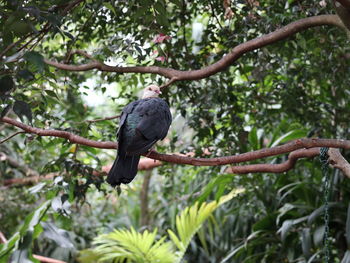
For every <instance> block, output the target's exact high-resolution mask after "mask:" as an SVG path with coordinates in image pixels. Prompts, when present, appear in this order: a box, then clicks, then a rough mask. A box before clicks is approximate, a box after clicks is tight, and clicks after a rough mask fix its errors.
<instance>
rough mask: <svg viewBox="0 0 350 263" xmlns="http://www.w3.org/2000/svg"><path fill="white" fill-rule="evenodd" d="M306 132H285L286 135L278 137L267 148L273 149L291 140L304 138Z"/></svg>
mask: <svg viewBox="0 0 350 263" xmlns="http://www.w3.org/2000/svg"><path fill="white" fill-rule="evenodd" d="M306 135H307V130H292V131H290V132H287V133H286V134H284V135H282V136H281V137H279V138H278V139H277V140H275V141H274V142H273V143H271V145H269V147H275V146H277V145H279V144H280V143H285V142H288V141H291V140H295V139H299V138H303V137H306Z"/></svg>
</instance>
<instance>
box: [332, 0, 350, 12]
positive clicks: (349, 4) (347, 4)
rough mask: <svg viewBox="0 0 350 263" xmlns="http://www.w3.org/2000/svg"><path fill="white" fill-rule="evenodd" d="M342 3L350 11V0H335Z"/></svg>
mask: <svg viewBox="0 0 350 263" xmlns="http://www.w3.org/2000/svg"><path fill="white" fill-rule="evenodd" d="M335 1H336V2H338V3H340V4H341V5H342V6H343V7H345V8H346V9H347V10H349V11H350V0H335Z"/></svg>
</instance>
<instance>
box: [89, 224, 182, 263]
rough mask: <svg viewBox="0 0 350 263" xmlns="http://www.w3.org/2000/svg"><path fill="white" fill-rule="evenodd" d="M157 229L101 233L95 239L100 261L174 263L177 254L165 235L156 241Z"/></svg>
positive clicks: (132, 229)
mask: <svg viewBox="0 0 350 263" xmlns="http://www.w3.org/2000/svg"><path fill="white" fill-rule="evenodd" d="M156 236H157V229H155V230H154V231H153V232H149V231H147V230H145V231H144V232H143V233H139V232H137V231H135V229H134V228H131V229H130V230H126V229H123V230H114V231H113V232H111V233H109V234H104V235H100V236H99V237H97V238H96V239H95V241H94V244H95V245H97V247H96V248H95V249H94V251H95V252H96V253H97V254H98V255H99V256H100V261H110V260H114V262H123V261H124V260H126V259H127V260H128V262H137V263H138V262H140V263H153V262H155V263H173V262H174V261H175V254H174V252H175V251H174V250H173V246H172V244H171V243H170V242H165V237H163V238H161V239H160V240H158V241H156Z"/></svg>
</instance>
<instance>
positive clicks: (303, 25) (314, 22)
mask: <svg viewBox="0 0 350 263" xmlns="http://www.w3.org/2000/svg"><path fill="white" fill-rule="evenodd" d="M323 25H332V26H337V27H341V28H344V25H343V23H342V22H341V20H340V19H339V17H338V16H337V15H320V16H313V17H308V18H303V19H300V20H298V21H295V22H292V23H290V24H288V25H286V26H284V27H282V28H280V29H277V30H275V31H274V32H272V33H269V34H267V35H263V36H261V37H257V38H255V39H252V40H249V41H247V42H244V43H242V44H240V45H238V46H236V47H234V48H233V49H232V50H231V51H230V52H229V53H228V54H227V55H226V56H224V57H223V58H221V59H220V60H219V61H217V62H215V63H214V64H211V65H209V66H207V67H204V68H202V69H199V70H189V71H181V70H175V69H171V68H163V67H157V66H146V67H142V66H136V67H112V66H108V65H106V64H104V63H102V62H99V61H96V60H94V61H92V62H90V63H87V64H82V65H68V64H64V63H59V62H55V61H51V60H48V59H45V63H47V64H48V65H51V66H53V67H56V68H58V69H62V70H67V71H87V70H92V69H98V70H100V71H106V72H117V73H152V74H158V75H161V76H164V77H166V78H169V79H171V81H170V82H169V83H168V84H166V86H168V85H169V84H170V83H173V82H175V81H179V80H199V79H203V78H206V77H208V76H211V75H214V74H216V73H218V72H220V71H223V70H225V69H226V68H228V67H229V66H230V65H232V64H233V63H234V62H235V61H236V60H237V59H239V58H240V57H241V56H242V55H244V54H245V53H248V52H250V51H253V50H256V49H259V48H262V47H265V46H267V45H270V44H273V43H275V42H278V41H280V40H283V39H286V38H288V37H290V36H292V35H294V34H296V33H298V32H301V31H303V30H306V29H308V28H312V27H317V26H323Z"/></svg>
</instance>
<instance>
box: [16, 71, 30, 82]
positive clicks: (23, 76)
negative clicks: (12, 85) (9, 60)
mask: <svg viewBox="0 0 350 263" xmlns="http://www.w3.org/2000/svg"><path fill="white" fill-rule="evenodd" d="M16 76H17V77H18V78H20V79H24V80H27V81H31V80H33V79H34V74H33V73H32V72H30V71H29V70H28V69H22V70H20V71H18V72H17V75H16Z"/></svg>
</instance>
